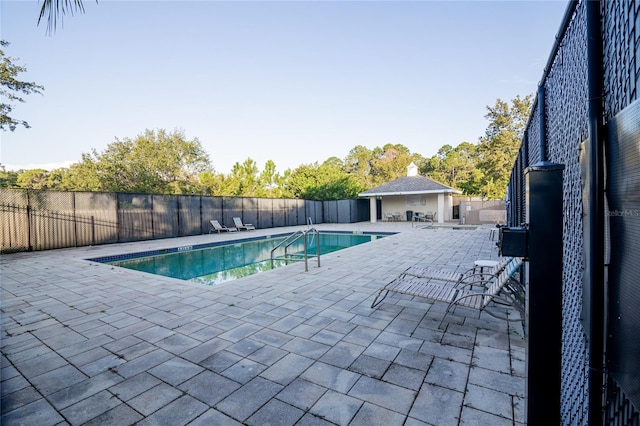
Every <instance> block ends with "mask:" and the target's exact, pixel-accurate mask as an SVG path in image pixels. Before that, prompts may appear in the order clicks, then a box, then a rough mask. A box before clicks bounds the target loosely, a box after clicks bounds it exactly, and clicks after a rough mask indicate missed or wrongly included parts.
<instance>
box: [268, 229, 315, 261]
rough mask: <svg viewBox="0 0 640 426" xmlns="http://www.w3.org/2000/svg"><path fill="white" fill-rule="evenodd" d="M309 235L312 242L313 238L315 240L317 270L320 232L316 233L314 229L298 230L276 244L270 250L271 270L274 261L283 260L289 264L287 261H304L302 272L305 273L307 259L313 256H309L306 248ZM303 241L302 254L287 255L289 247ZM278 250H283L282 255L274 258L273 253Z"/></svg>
mask: <svg viewBox="0 0 640 426" xmlns="http://www.w3.org/2000/svg"><path fill="white" fill-rule="evenodd" d="M309 234H311V238H312V241H313V238H315V240H316V254H315V257H316V258H317V259H318V268H319V267H320V232H318V230H317V229H316V228H309V229H305V230H300V231H296V232H294V233H293V234H291V235H289V236H288V237H287V238H285V239H284V240H283V241H282V242H281V243H280V244H278V245H277V246H275V247H274V248H273V249H272V250H271V268H273V267H274V263H273V261H274V260H276V259H279V260H284V261H285V262H289V261H294V262H300V261H303V260H304V270H305V272H308V271H309V257H310V256H313V255H310V254H309V253H308V252H307V248H308V243H309V239H308V236H309ZM301 238H302V239H303V240H304V241H303V243H304V252H303V254H300V253H289V247H291V245H292V244H293V243H295V242H296V241H298V240H300V239H301ZM278 249H284V254H283V255H282V256H276V255H275V252H276V250H278Z"/></svg>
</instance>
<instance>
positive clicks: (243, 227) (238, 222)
mask: <svg viewBox="0 0 640 426" xmlns="http://www.w3.org/2000/svg"><path fill="white" fill-rule="evenodd" d="M233 224H234V225H236V228H237V229H238V230H239V231H242V230H244V231H249V230H252V229H256V228H255V226H253V225H252V224H250V223H242V219H241V218H239V217H234V218H233Z"/></svg>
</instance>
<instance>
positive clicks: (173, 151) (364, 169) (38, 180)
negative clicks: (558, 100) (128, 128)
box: [0, 95, 532, 200]
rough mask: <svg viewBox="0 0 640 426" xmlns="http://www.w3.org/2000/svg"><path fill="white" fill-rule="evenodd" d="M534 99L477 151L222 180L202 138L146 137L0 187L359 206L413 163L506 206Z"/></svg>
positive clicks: (243, 165)
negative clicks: (348, 201)
mask: <svg viewBox="0 0 640 426" xmlns="http://www.w3.org/2000/svg"><path fill="white" fill-rule="evenodd" d="M531 103H532V95H529V96H527V97H525V98H520V97H519V96H518V97H516V98H515V99H513V100H512V101H511V102H510V103H508V102H504V101H502V100H500V99H498V100H496V103H495V105H494V106H492V107H487V111H488V112H487V115H486V118H487V119H488V120H489V124H488V126H487V129H486V131H485V135H484V136H482V137H480V138H479V140H478V143H476V144H473V143H470V142H462V143H460V144H459V145H458V146H456V147H452V146H450V145H444V146H442V147H441V148H440V149H439V150H438V152H437V154H435V155H433V156H431V157H424V156H422V155H421V154H419V153H412V152H411V151H410V150H409V148H407V147H406V146H404V145H402V144H391V143H389V144H386V145H384V146H382V147H375V148H373V149H369V148H367V147H365V146H362V145H357V146H355V147H354V148H352V149H351V150H350V151H349V153H348V155H347V156H346V157H345V158H343V159H341V158H338V157H330V158H328V159H326V160H324V161H323V162H321V163H320V162H315V163H313V164H303V165H300V166H298V167H296V168H295V169H293V170H291V169H287V170H285V171H284V172H282V173H280V172H279V171H278V170H277V166H276V163H275V162H274V161H273V160H269V161H267V162H266V164H265V165H264V167H263V168H262V169H260V167H259V166H258V164H257V163H256V162H255V161H254V160H253V159H251V158H247V159H246V160H244V161H243V162H236V163H235V164H234V166H233V168H232V170H231V172H230V173H228V174H224V173H217V172H216V171H215V170H214V168H213V165H212V163H211V160H210V159H209V156H208V154H207V153H206V152H205V150H204V149H203V147H202V144H201V143H200V141H199V140H198V139H197V138H194V139H191V140H188V139H187V138H186V137H185V135H184V133H183V132H182V131H179V130H174V131H166V130H162V129H159V130H146V131H144V132H143V133H141V134H140V135H138V136H136V137H135V138H132V139H131V138H125V139H122V140H119V139H116V140H115V141H114V142H112V143H111V144H109V145H108V146H107V148H106V149H105V150H104V151H102V152H98V151H96V150H95V149H94V150H92V151H91V152H89V153H83V154H82V158H81V160H80V161H79V162H77V163H75V164H73V165H71V166H70V167H63V168H58V169H55V170H51V171H47V170H43V169H30V170H21V171H7V170H5V168H4V166H0V186H1V187H8V188H25V189H49V190H62V191H104V192H135V193H157V194H190V195H196V194H200V195H215V196H251V197H276V198H303V199H310V200H335V199H345V198H355V197H357V195H358V194H359V193H360V192H362V191H365V190H367V189H370V188H373V187H376V186H378V185H381V184H383V183H385V182H389V181H391V180H394V179H397V178H399V177H402V176H405V175H406V170H407V166H408V165H409V164H410V163H411V162H413V163H415V164H416V165H417V166H418V167H419V170H420V173H421V174H422V175H423V176H427V177H430V178H432V179H433V180H436V181H438V182H441V183H444V184H445V185H449V186H451V187H454V188H456V189H460V190H461V191H462V192H463V193H464V194H466V195H477V196H482V197H485V198H502V197H504V195H505V190H506V186H507V183H508V180H509V176H510V173H511V168H512V167H513V164H514V160H515V157H516V155H517V152H518V149H519V147H520V140H521V138H522V134H523V131H524V127H525V125H526V120H527V118H528V116H529V111H530V108H531Z"/></svg>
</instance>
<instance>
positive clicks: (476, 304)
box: [371, 257, 524, 324]
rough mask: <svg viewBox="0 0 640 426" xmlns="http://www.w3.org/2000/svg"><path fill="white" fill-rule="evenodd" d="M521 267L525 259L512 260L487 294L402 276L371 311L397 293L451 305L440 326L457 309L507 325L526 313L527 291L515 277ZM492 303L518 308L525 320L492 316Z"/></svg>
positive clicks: (488, 286) (464, 286)
mask: <svg viewBox="0 0 640 426" xmlns="http://www.w3.org/2000/svg"><path fill="white" fill-rule="evenodd" d="M520 265H522V259H520V258H517V257H514V258H511V259H510V260H509V262H508V263H507V265H506V266H505V267H504V268H503V269H502V270H500V271H498V272H496V273H495V274H493V275H491V277H490V280H489V282H488V283H487V282H485V285H486V289H485V290H484V291H473V290H471V287H472V286H471V283H465V282H462V281H461V282H457V283H455V284H451V282H443V281H438V280H435V279H432V278H430V279H427V280H426V281H425V280H422V279H420V278H418V277H407V276H400V277H398V278H396V279H395V280H393V281H391V282H390V283H389V284H387V285H385V286H384V287H383V288H381V289H380V291H378V294H377V295H376V297H375V299H374V300H373V303H371V307H372V308H375V307H376V306H378V305H379V304H380V303H382V301H383V300H384V299H385V298H386V297H387V295H388V294H389V292H395V293H400V294H406V295H409V296H418V297H423V298H425V299H428V300H431V301H434V302H446V303H448V306H447V310H446V311H445V313H444V316H443V317H442V321H440V324H442V322H443V321H444V319H445V317H446V316H447V314H448V313H449V311H450V310H451V309H452V308H454V307H455V306H464V307H466V308H471V309H475V310H478V311H480V312H487V313H488V314H489V315H492V316H494V317H496V318H500V319H504V320H507V321H512V320H521V319H522V314H523V312H524V305H522V302H523V301H524V298H523V294H522V292H523V289H522V286H521V285H520V284H519V283H514V282H513V281H514V278H513V277H514V276H515V274H516V272H517V271H518V269H519V268H520ZM484 275H486V273H485V274H484ZM382 293H384V295H382ZM381 296H382V297H381ZM492 303H496V304H502V305H510V306H514V307H515V308H517V309H518V311H520V314H521V318H510V317H509V316H502V315H500V314H498V313H495V312H492V311H491V310H490V309H488V308H490V306H491V304H492Z"/></svg>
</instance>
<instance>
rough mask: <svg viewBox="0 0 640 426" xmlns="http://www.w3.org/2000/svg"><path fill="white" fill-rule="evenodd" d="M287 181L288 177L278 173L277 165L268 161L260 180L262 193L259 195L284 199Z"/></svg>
mask: <svg viewBox="0 0 640 426" xmlns="http://www.w3.org/2000/svg"><path fill="white" fill-rule="evenodd" d="M285 179H286V176H282V175H280V173H278V172H277V171H276V163H274V162H273V161H272V160H267V162H266V163H265V165H264V170H262V172H261V173H260V177H259V179H258V180H259V182H260V192H259V193H258V194H257V195H258V196H260V197H267V198H280V197H282V195H283V184H284V181H285Z"/></svg>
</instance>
